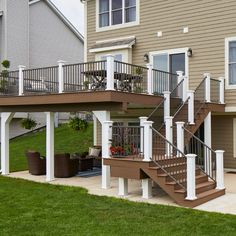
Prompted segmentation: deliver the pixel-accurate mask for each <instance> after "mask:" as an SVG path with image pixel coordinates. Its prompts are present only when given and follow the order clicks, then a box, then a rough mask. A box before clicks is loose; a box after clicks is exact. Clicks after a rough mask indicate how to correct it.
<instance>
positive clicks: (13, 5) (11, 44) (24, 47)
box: [3, 0, 29, 70]
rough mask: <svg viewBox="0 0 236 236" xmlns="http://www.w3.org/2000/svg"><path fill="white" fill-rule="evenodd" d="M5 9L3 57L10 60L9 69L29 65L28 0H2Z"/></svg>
mask: <svg viewBox="0 0 236 236" xmlns="http://www.w3.org/2000/svg"><path fill="white" fill-rule="evenodd" d="M4 1H6V2H5V4H6V9H5V12H4V15H3V18H4V20H3V21H4V24H5V25H4V37H5V36H6V40H5V42H4V46H5V49H6V52H5V55H4V59H8V60H9V61H10V62H11V70H15V69H17V67H18V65H25V66H28V65H29V43H28V42H29V40H28V37H29V27H28V22H29V12H28V11H29V8H28V0H21V1H16V0H4Z"/></svg>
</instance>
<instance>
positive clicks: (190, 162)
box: [186, 154, 197, 200]
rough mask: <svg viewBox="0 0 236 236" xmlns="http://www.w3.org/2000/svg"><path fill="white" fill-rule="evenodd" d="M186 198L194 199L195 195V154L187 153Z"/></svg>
mask: <svg viewBox="0 0 236 236" xmlns="http://www.w3.org/2000/svg"><path fill="white" fill-rule="evenodd" d="M186 157H187V197H186V199H187V200H195V199H197V197H196V179H195V178H196V170H195V160H196V155H195V154H187V155H186Z"/></svg>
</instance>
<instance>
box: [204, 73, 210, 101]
mask: <svg viewBox="0 0 236 236" xmlns="http://www.w3.org/2000/svg"><path fill="white" fill-rule="evenodd" d="M204 77H205V101H206V102H211V74H210V73H204Z"/></svg>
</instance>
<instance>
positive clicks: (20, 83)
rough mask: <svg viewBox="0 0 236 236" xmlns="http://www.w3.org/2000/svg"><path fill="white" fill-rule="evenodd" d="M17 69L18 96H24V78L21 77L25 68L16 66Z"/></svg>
mask: <svg viewBox="0 0 236 236" xmlns="http://www.w3.org/2000/svg"><path fill="white" fill-rule="evenodd" d="M18 68H19V96H22V95H24V76H23V70H24V69H25V66H22V65H20V66H18Z"/></svg>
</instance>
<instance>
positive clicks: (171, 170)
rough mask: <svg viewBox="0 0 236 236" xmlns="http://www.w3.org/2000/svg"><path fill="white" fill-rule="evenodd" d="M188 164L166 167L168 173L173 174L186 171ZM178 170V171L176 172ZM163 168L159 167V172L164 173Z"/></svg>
mask: <svg viewBox="0 0 236 236" xmlns="http://www.w3.org/2000/svg"><path fill="white" fill-rule="evenodd" d="M186 168H187V166H186V165H178V166H172V167H165V168H164V169H165V170H166V171H167V172H168V173H172V174H181V173H183V172H186ZM175 172H176V173H175ZM162 173H163V170H162V169H159V170H157V174H162Z"/></svg>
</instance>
